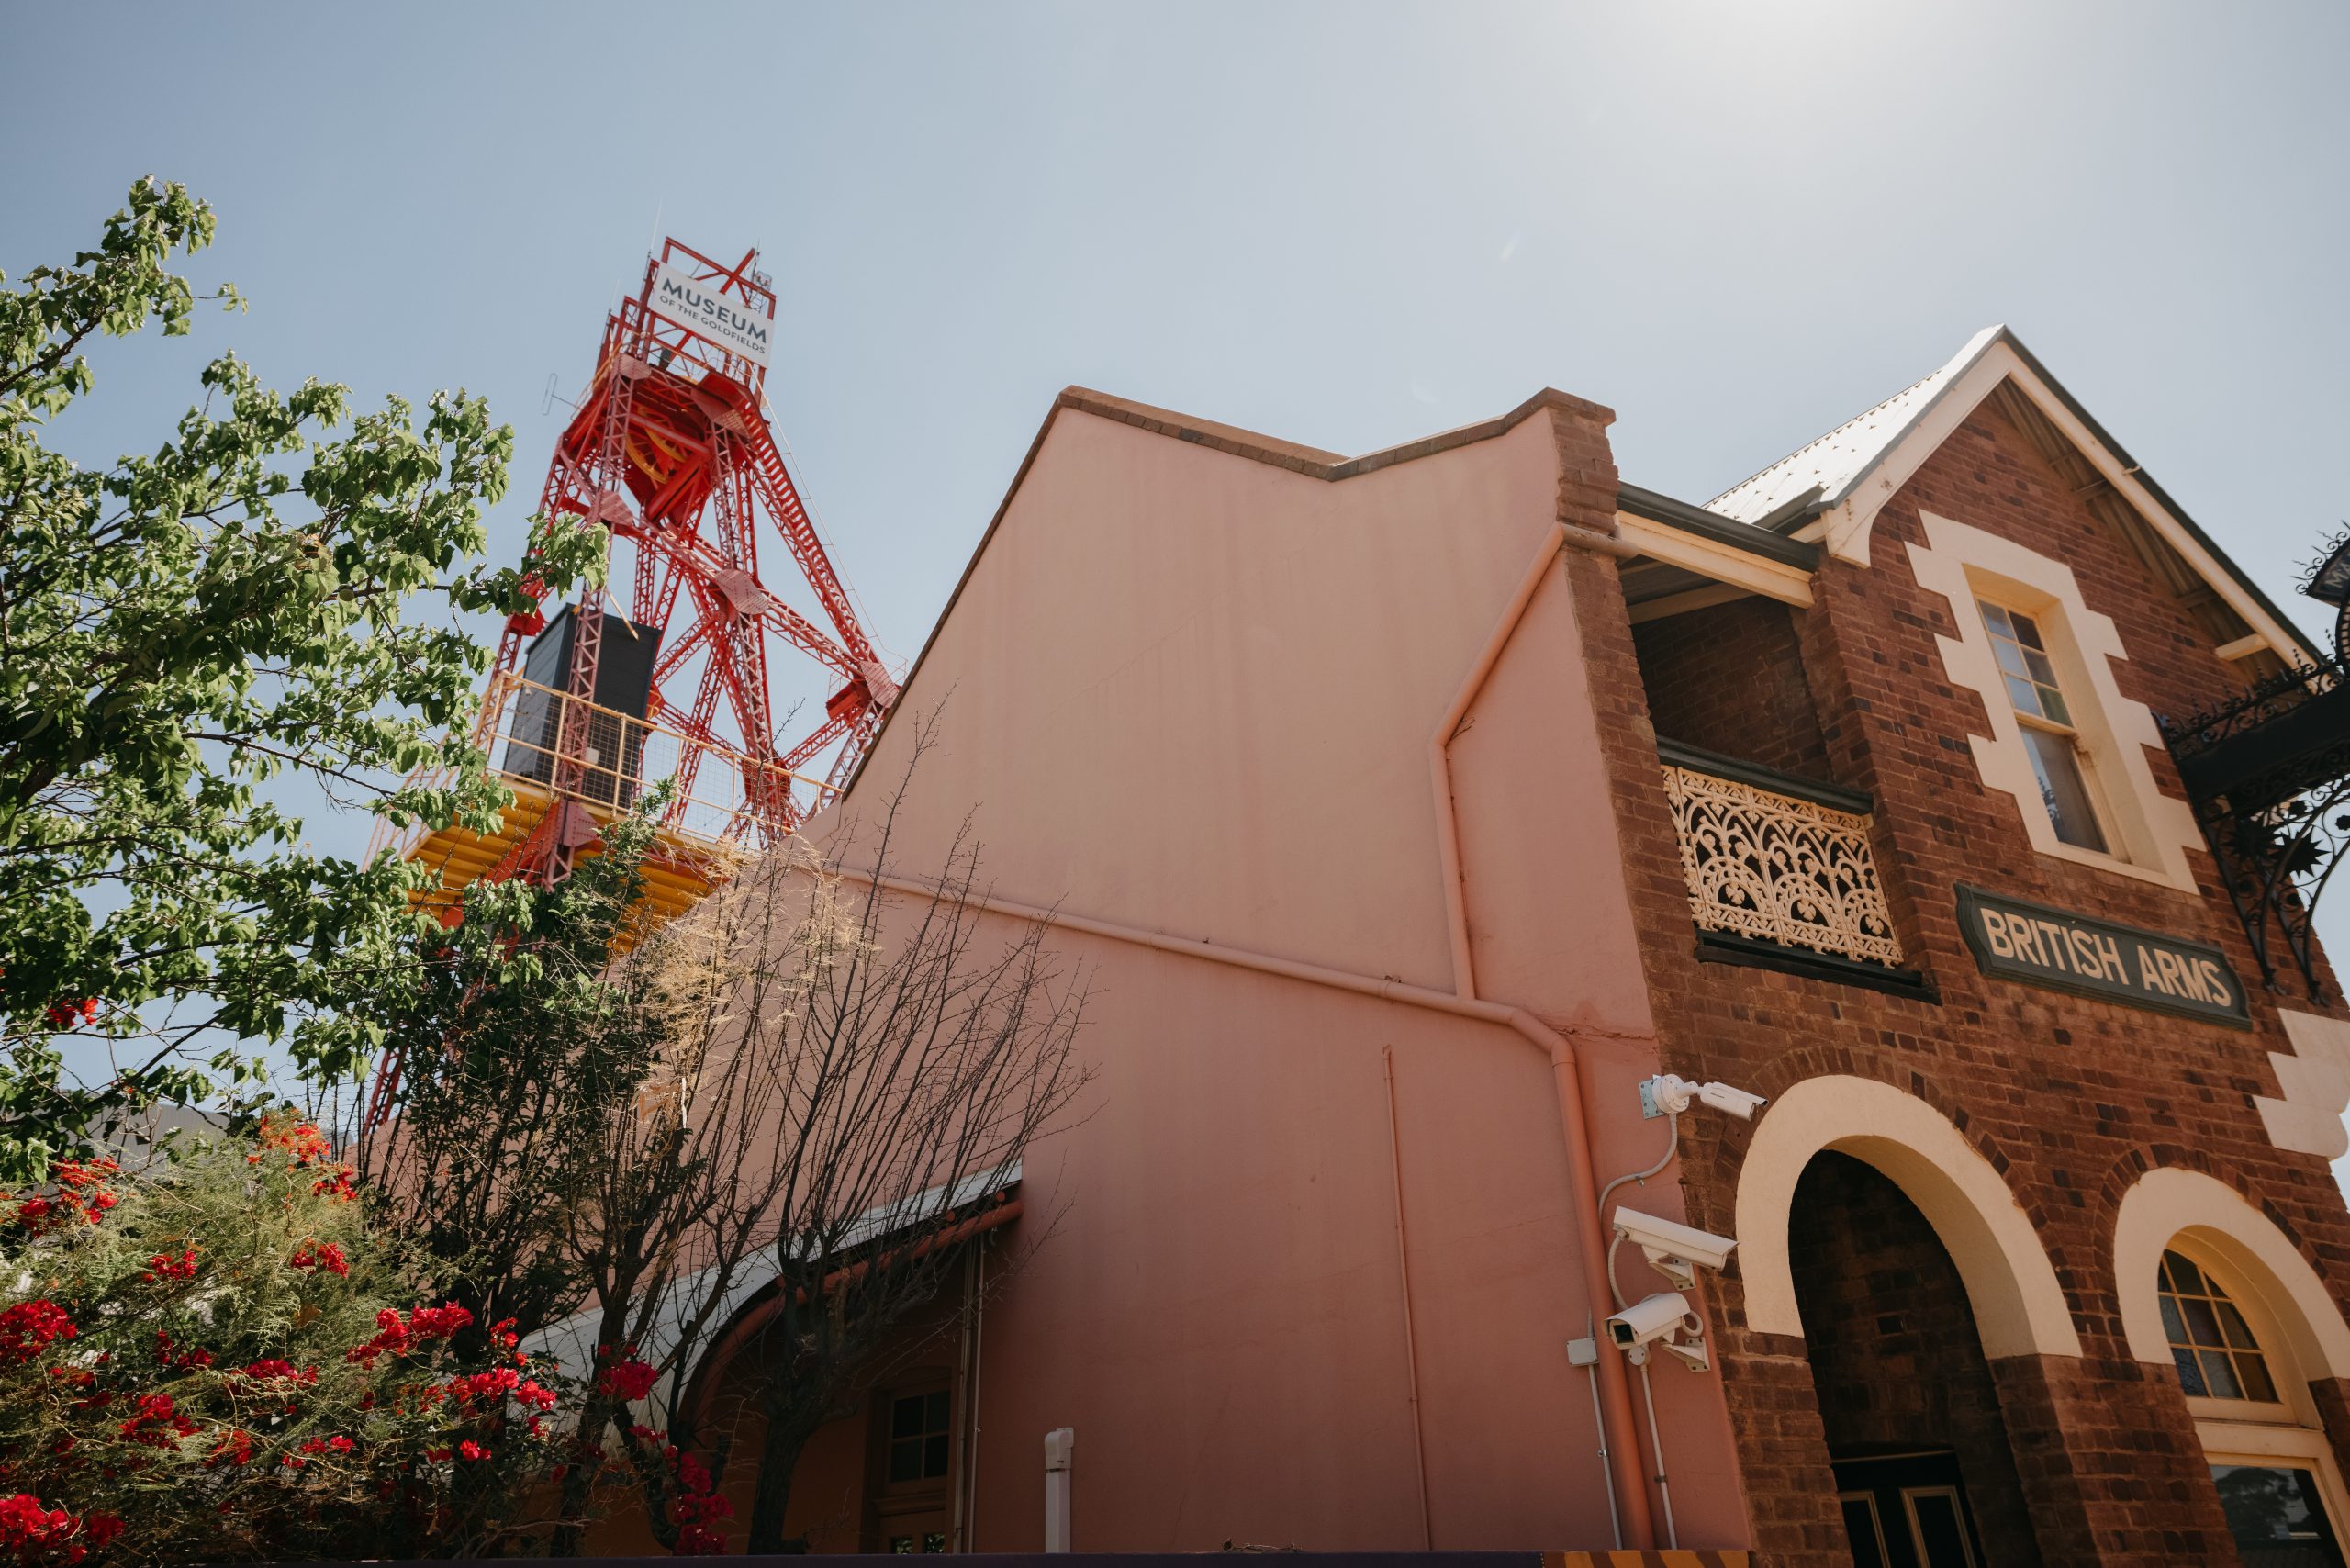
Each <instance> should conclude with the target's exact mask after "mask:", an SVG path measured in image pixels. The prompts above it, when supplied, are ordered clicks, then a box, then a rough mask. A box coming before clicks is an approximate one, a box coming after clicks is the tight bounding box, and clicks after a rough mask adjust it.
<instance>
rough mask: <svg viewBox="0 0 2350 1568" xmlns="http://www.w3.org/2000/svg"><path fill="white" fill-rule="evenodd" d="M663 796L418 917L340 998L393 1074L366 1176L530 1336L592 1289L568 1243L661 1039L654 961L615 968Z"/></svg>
mask: <svg viewBox="0 0 2350 1568" xmlns="http://www.w3.org/2000/svg"><path fill="white" fill-rule="evenodd" d="M659 800H660V797H657V796H656V797H655V800H654V801H651V802H648V804H647V805H646V806H645V808H644V809H643V810H640V811H638V812H633V813H631V814H627V815H623V816H621V817H619V818H617V819H615V820H614V821H613V822H611V823H609V824H607V825H606V827H605V829H604V833H603V845H602V849H601V853H599V854H597V855H595V856H592V857H588V858H587V859H585V860H583V861H582V862H581V863H580V864H579V865H578V867H577V868H576V869H575V870H574V871H573V872H572V874H571V875H570V876H569V877H567V878H566V879H564V880H563V881H561V882H559V883H557V884H556V885H555V886H554V887H553V888H540V887H535V886H532V885H531V884H529V883H525V882H521V881H500V882H490V881H476V882H474V883H473V884H471V885H470V886H469V887H467V888H466V890H465V892H464V900H463V902H462V904H461V905H460V907H461V908H462V910H463V912H464V919H463V920H462V921H461V922H460V923H459V924H456V925H455V926H454V927H453V929H451V930H447V931H443V930H442V929H440V928H439V927H438V926H437V925H435V926H429V927H428V926H420V927H417V928H413V929H411V930H410V931H409V932H408V934H406V935H404V936H403V937H402V939H401V946H402V949H403V951H404V954H405V956H406V957H407V958H408V962H404V963H399V964H394V965H390V966H386V967H385V968H383V969H379V970H377V971H376V972H375V976H373V977H371V980H372V983H370V984H369V985H368V986H366V987H365V988H364V990H354V991H353V992H352V993H350V994H349V995H347V996H346V998H345V1000H344V1002H343V1006H344V1010H345V1013H346V1014H348V1015H349V1016H350V1017H351V1018H353V1020H355V1021H364V1023H365V1024H366V1025H368V1027H369V1028H370V1031H371V1032H372V1033H374V1034H377V1035H380V1036H381V1037H382V1039H383V1040H384V1042H385V1046H386V1060H387V1061H388V1062H390V1063H392V1064H395V1065H393V1066H392V1067H390V1068H389V1069H387V1071H388V1072H390V1073H393V1074H396V1075H397V1076H396V1078H395V1079H394V1080H393V1082H392V1083H391V1084H390V1085H387V1088H392V1089H396V1090H397V1117H396V1118H394V1119H390V1120H386V1121H381V1122H378V1123H376V1124H375V1125H374V1126H368V1127H365V1128H363V1129H362V1130H361V1132H360V1134H359V1136H358V1137H357V1138H356V1139H355V1140H354V1146H353V1147H354V1148H355V1152H356V1158H357V1160H358V1163H359V1168H360V1171H361V1174H362V1176H363V1178H364V1180H365V1181H366V1182H367V1183H368V1185H369V1187H370V1188H371V1189H372V1191H373V1192H374V1193H375V1203H376V1204H377V1205H378V1207H379V1209H380V1211H381V1213H382V1215H383V1219H384V1222H385V1223H386V1224H387V1225H388V1226H392V1227H393V1228H395V1229H397V1231H398V1232H399V1233H400V1234H402V1235H405V1236H408V1237H409V1238H412V1239H413V1240H414V1241H415V1242H416V1244H417V1245H418V1246H419V1247H420V1249H423V1250H424V1251H425V1252H426V1253H428V1254H429V1255H431V1257H432V1258H433V1259H434V1260H435V1268H436V1270H437V1271H438V1273H439V1276H440V1277H441V1278H442V1280H444V1281H445V1282H447V1289H448V1291H449V1294H450V1295H451V1296H452V1298H453V1299H454V1300H456V1301H457V1302H459V1303H461V1304H462V1305H464V1306H466V1307H468V1308H470V1309H471V1310H472V1311H473V1312H474V1313H475V1314H476V1316H478V1317H479V1318H480V1319H481V1320H482V1321H483V1322H485V1323H488V1322H494V1321H496V1320H498V1319H499V1318H507V1317H510V1318H514V1319H516V1320H517V1321H518V1322H520V1324H521V1325H522V1327H523V1331H524V1332H525V1333H528V1332H532V1331H533V1330H535V1329H538V1328H540V1327H543V1326H545V1325H546V1324H548V1323H550V1322H553V1321H554V1320H555V1319H557V1318H560V1317H562V1316H565V1314H567V1313H569V1312H570V1311H571V1310H572V1309H573V1308H574V1307H575V1306H576V1305H578V1303H579V1301H580V1298H581V1297H582V1296H583V1295H584V1294H586V1293H587V1285H586V1283H585V1282H584V1281H583V1279H582V1277H581V1273H580V1271H579V1270H578V1268H577V1267H576V1263H575V1262H574V1260H572V1259H571V1258H570V1257H568V1256H567V1255H566V1252H565V1246H564V1242H565V1238H566V1237H567V1236H568V1234H569V1233H570V1232H571V1231H572V1230H573V1229H574V1228H575V1227H576V1225H577V1224H578V1214H579V1210H580V1208H581V1206H582V1204H588V1203H589V1202H591V1201H592V1200H593V1199H594V1198H595V1197H596V1196H597V1193H598V1183H599V1176H600V1174H601V1172H600V1170H599V1164H600V1161H601V1159H602V1155H603V1150H604V1149H605V1148H606V1146H607V1145H608V1144H609V1143H610V1141H611V1138H612V1137H614V1136H615V1132H616V1129H617V1128H619V1127H621V1126H628V1125H631V1124H632V1123H633V1122H634V1120H635V1119H636V1118H637V1116H638V1114H639V1110H640V1107H639V1093H640V1091H641V1090H642V1089H643V1086H644V1084H645V1083H646V1081H647V1079H648V1078H649V1077H650V1075H651V1074H652V1072H653V1070H654V1067H655V1061H656V1058H657V1057H658V1055H659V1053H660V1048H661V1045H662V1036H661V1025H660V1018H659V1015H658V1014H657V1012H656V1011H655V1009H653V1008H652V1007H650V1006H648V1005H647V1000H648V998H647V988H648V976H647V974H646V971H645V970H644V969H643V968H642V967H640V966H635V965H621V966H618V967H615V966H614V965H613V964H612V958H613V956H614V949H615V947H616V946H621V938H622V937H623V936H624V935H634V922H635V921H636V919H637V918H638V915H637V914H632V905H633V904H635V902H636V901H637V898H638V895H639V893H640V892H641V891H642V890H643V877H642V873H641V868H642V864H643V857H644V853H645V851H646V850H647V849H648V848H649V847H650V846H651V845H652V842H653V839H654V835H655V828H654V823H653V818H652V816H651V814H650V813H651V812H657V811H658V810H659ZM639 913H641V912H639Z"/></svg>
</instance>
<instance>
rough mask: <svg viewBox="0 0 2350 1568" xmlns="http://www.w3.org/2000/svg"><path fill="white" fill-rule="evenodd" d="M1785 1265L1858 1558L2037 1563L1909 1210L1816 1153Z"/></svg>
mask: <svg viewBox="0 0 2350 1568" xmlns="http://www.w3.org/2000/svg"><path fill="white" fill-rule="evenodd" d="M1787 1261H1788V1265H1789V1271H1790V1273H1791V1274H1792V1276H1793V1281H1794V1286H1795V1296H1796V1307H1797V1309H1798V1311H1799V1312H1800V1314H1801V1316H1802V1321H1803V1333H1804V1342H1805V1346H1806V1349H1807V1353H1808V1355H1809V1358H1810V1361H1811V1374H1812V1386H1813V1389H1814V1391H1815V1393H1816V1394H1817V1397H1818V1404H1819V1415H1820V1421H1821V1425H1822V1427H1823V1428H1824V1429H1825V1432H1826V1436H1827V1439H1828V1452H1829V1459H1830V1463H1831V1464H1832V1465H1833V1467H1834V1470H1835V1474H1836V1483H1837V1493H1838V1500H1839V1503H1840V1505H1841V1507H1842V1511H1843V1516H1844V1526H1845V1530H1846V1533H1847V1535H1848V1536H1849V1537H1850V1538H1851V1541H1852V1561H1853V1563H1854V1565H1855V1568H1987V1565H1988V1564H1991V1563H1997V1564H2000V1565H2001V1568H2010V1565H2014V1564H2036V1563H2038V1562H2040V1561H2041V1557H2040V1551H2039V1548H2038V1546H2037V1544H2036V1543H2035V1542H2034V1540H2033V1538H2032V1531H2031V1518H2030V1516H2029V1514H2028V1513H2027V1511H2026V1508H2025V1505H2024V1498H2023V1492H2022V1488H2021V1485H2020V1483H2019V1481H2018V1479H2017V1475H2016V1469H2015V1461H2014V1457H2013V1453H2012V1450H2010V1449H2009V1440H2008V1431H2007V1426H2006V1423H2005V1422H2004V1420H2003V1419H2002V1418H2001V1416H2000V1412H1999V1400H1998V1391H1997V1387H1996V1385H1995V1384H1994V1383H1993V1382H1992V1377H1991V1369H1990V1364H1989V1362H1988V1361H1986V1359H1985V1357H1984V1354H1983V1340H1982V1335H1981V1332H1980V1330H1979V1329H1978V1328H1977V1327H1976V1324H1975V1313H1974V1309H1973V1308H1972V1306H1971V1305H1969V1303H1968V1300H1967V1292H1966V1285H1965V1282H1964V1280H1962V1278H1961V1277H1960V1274H1959V1271H1958V1266H1957V1264H1956V1263H1955V1262H1953V1260H1952V1259H1951V1255H1950V1253H1949V1251H1948V1250H1947V1249H1945V1248H1944V1247H1943V1245H1942V1240H1941V1238H1939V1237H1938V1236H1937V1235H1936V1234H1935V1231H1934V1227H1933V1226H1932V1225H1931V1224H1930V1222H1929V1221H1928V1220H1927V1218H1926V1216H1925V1215H1923V1214H1922V1213H1920V1212H1919V1208H1918V1206H1917V1204H1914V1203H1912V1202H1911V1201H1910V1200H1909V1198H1908V1195H1907V1194H1905V1193H1903V1192H1902V1190H1901V1188H1900V1187H1899V1186H1897V1184H1896V1183H1895V1182H1893V1181H1892V1180H1891V1179H1890V1178H1889V1177H1887V1176H1886V1175H1885V1174H1884V1173H1883V1172H1881V1171H1879V1170H1876V1169H1875V1168H1874V1166H1872V1165H1870V1164H1868V1163H1867V1162H1865V1161H1863V1160H1862V1159H1855V1158H1853V1157H1852V1156H1851V1155H1847V1154H1841V1153H1838V1152H1836V1151H1834V1150H1823V1151H1821V1152H1820V1153H1818V1154H1817V1155H1815V1156H1814V1157H1813V1158H1812V1159H1811V1160H1810V1161H1809V1163H1808V1164H1807V1165H1806V1166H1805V1168H1804V1170H1803V1173H1802V1176H1801V1178H1800V1179H1799V1180H1798V1181H1797V1182H1796V1191H1795V1201H1794V1204H1793V1205H1792V1210H1791V1213H1790V1215H1789V1223H1788V1232H1787Z"/></svg>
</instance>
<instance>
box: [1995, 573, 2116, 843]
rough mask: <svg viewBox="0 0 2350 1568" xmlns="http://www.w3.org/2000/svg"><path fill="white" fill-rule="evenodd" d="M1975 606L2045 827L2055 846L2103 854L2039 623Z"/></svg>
mask: <svg viewBox="0 0 2350 1568" xmlns="http://www.w3.org/2000/svg"><path fill="white" fill-rule="evenodd" d="M1976 603H1977V605H1978V606H1979V608H1980V609H1981V610H1982V611H1983V625H1984V627H1985V629H1986V631H1988V632H1989V633H1990V634H1991V652H1992V654H1993V655H1994V656H1995V657H1997V660H1998V662H1999V678H2000V680H2001V682H2002V683H2003V684H2004V685H2005V686H2006V687H2007V689H2008V700H2009V702H2010V703H2012V704H2013V705H2014V707H2015V711H2016V727H2017V728H2018V729H2019V730H2020V731H2021V732H2022V734H2023V745H2024V751H2025V752H2026V753H2027V754H2028V755H2029V756H2031V771H2032V773H2033V775H2034V776H2035V777H2036V778H2038V779H2039V781H2040V797H2041V801H2042V803H2043V804H2045V805H2046V806H2047V808H2048V821H2049V825H2051V826H2052V827H2053V828H2054V829H2055V830H2056V837H2057V838H2058V840H2059V841H2061V842H2063V843H2065V844H2069V845H2071V846H2074V847H2075V848H2076V849H2087V850H2090V851H2093V852H2094V853H2096V854H2098V855H2104V854H2107V853H2109V851H2108V849H2107V848H2106V839H2105V827H2104V824H2103V823H2101V822H2099V820H2098V808H2097V801H2096V794H2095V790H2094V789H2093V788H2092V785H2091V778H2090V774H2089V770H2088V768H2087V765H2086V764H2085V762H2084V760H2083V756H2082V751H2081V738H2080V732H2079V731H2078V730H2077V729H2076V728H2075V727H2074V722H2073V710H2072V706H2071V704H2070V703H2068V702H2067V701H2066V700H2065V693H2064V689H2063V688H2062V687H2061V686H2059V685H2058V683H2057V679H2056V666H2055V664H2054V662H2053V660H2052V659H2051V658H2050V657H2049V652H2048V642H2047V639H2046V638H2045V637H2043V636H2042V633H2041V630H2040V623H2039V622H2037V621H2036V620H2034V619H2033V618H2032V617H2031V616H2030V615H2027V614H2025V613H2024V612H2023V611H2021V610H2009V609H2007V608H2006V607H2005V606H2003V605H1997V604H1993V603H1992V602H1990V601H1989V600H1988V599H1980V600H1977V601H1976Z"/></svg>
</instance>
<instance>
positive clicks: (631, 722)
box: [499, 604, 661, 809]
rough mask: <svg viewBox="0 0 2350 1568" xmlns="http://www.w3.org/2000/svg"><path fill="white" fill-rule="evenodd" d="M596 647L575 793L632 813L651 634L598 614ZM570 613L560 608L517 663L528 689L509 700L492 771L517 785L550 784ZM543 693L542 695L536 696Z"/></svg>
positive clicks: (567, 675)
mask: <svg viewBox="0 0 2350 1568" xmlns="http://www.w3.org/2000/svg"><path fill="white" fill-rule="evenodd" d="M586 613H587V614H589V615H595V616H601V617H602V619H603V623H604V636H603V643H602V646H601V647H600V648H599V650H598V653H597V655H596V692H595V698H594V706H593V707H592V708H591V709H590V710H589V711H588V726H587V741H586V744H585V745H583V746H582V747H581V749H580V755H579V758H578V760H579V763H580V765H581V766H580V772H579V792H580V794H581V795H582V796H584V797H585V798H586V799H588V800H590V801H597V802H598V803H599V804H602V805H607V806H617V807H621V808H623V809H624V808H626V807H628V806H631V805H633V804H634V803H635V801H636V797H637V795H638V794H639V792H640V791H641V790H642V789H643V767H644V738H645V736H646V735H647V734H650V733H651V730H652V726H651V725H650V724H648V723H646V722H644V721H645V708H646V705H647V703H648V702H649V700H651V697H652V694H653V661H654V658H655V655H658V654H659V653H660V651H661V632H660V629H659V628H658V627H654V626H639V625H638V624H636V623H635V622H632V621H623V620H621V618H620V617H619V616H617V615H605V614H604V612H603V611H602V610H588V611H586ZM580 614H581V611H580V610H579V607H578V606H576V605H569V604H566V605H565V606H564V607H563V609H562V610H559V611H557V612H556V614H555V618H554V620H553V621H550V622H547V625H546V630H544V631H543V632H541V633H539V634H538V635H537V636H536V637H534V638H532V640H531V646H530V649H529V651H528V652H526V653H525V654H524V655H523V656H522V678H523V679H524V680H526V681H529V682H530V683H531V685H530V686H529V687H526V688H524V689H523V691H522V693H521V695H520V697H519V698H517V699H516V700H515V703H514V722H513V727H512V728H511V729H510V730H509V731H508V732H507V742H506V756H505V759H504V760H503V762H501V763H500V764H499V766H500V767H501V768H503V770H504V771H505V772H507V773H509V774H510V775H512V776H514V777H515V778H529V779H532V780H534V781H535V782H537V783H541V784H546V783H550V782H552V781H553V779H554V765H555V750H556V747H557V746H558V745H560V743H561V741H562V738H563V701H562V699H561V697H560V696H559V695H558V694H559V693H562V692H564V691H567V690H568V689H570V686H571V658H572V650H573V648H574V646H575V645H576V643H577V641H578V631H579V617H580ZM542 687H543V688H545V689H544V690H540V689H538V688H542Z"/></svg>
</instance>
